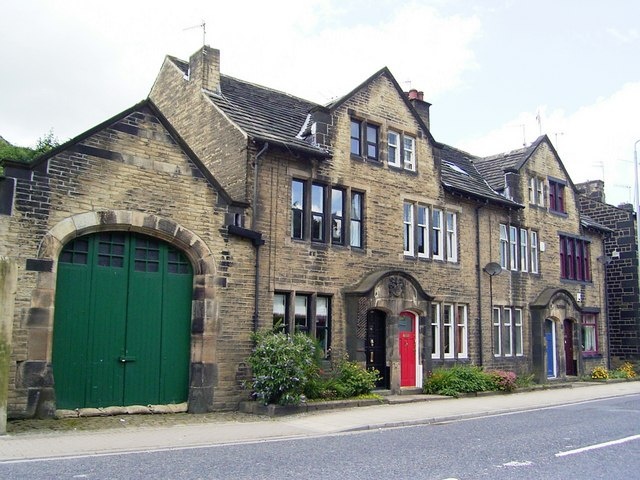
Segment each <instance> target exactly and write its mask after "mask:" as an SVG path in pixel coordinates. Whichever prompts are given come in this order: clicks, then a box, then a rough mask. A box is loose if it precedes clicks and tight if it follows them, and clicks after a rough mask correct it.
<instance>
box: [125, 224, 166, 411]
mask: <svg viewBox="0 0 640 480" xmlns="http://www.w3.org/2000/svg"><path fill="white" fill-rule="evenodd" d="M132 243H133V245H132V246H133V251H132V253H133V255H132V257H133V258H132V261H131V264H130V268H129V279H130V286H129V302H128V312H127V338H126V344H125V346H126V354H127V355H129V356H132V357H134V358H135V360H134V361H131V362H127V363H126V366H125V368H126V372H125V375H126V377H125V378H126V381H125V389H124V391H125V398H124V403H125V405H134V404H144V405H146V404H158V403H159V402H158V400H159V399H158V381H159V378H160V354H161V352H160V340H161V338H162V337H161V335H162V331H161V319H162V277H163V271H162V259H161V258H160V256H161V248H160V242H158V241H157V240H155V239H152V238H148V237H135V238H134V239H133V242H132ZM163 246H164V245H163ZM164 250H166V248H165V249H164Z"/></svg>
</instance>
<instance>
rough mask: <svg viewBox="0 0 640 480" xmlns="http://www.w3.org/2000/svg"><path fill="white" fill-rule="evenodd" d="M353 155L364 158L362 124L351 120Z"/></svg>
mask: <svg viewBox="0 0 640 480" xmlns="http://www.w3.org/2000/svg"><path fill="white" fill-rule="evenodd" d="M351 155H356V156H358V157H360V156H362V135H361V132H360V122H357V121H355V120H351Z"/></svg>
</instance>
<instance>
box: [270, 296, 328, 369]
mask: <svg viewBox="0 0 640 480" xmlns="http://www.w3.org/2000/svg"><path fill="white" fill-rule="evenodd" d="M290 311H292V312H293V316H290V314H289V312H290ZM273 326H274V327H276V328H277V329H278V330H279V331H281V332H284V333H289V332H291V331H292V329H291V327H293V331H295V332H304V333H307V334H309V335H310V336H312V337H313V338H315V339H316V340H317V341H318V344H319V345H320V346H321V348H322V349H323V350H324V352H325V357H327V356H328V355H329V353H330V351H331V297H329V296H325V295H316V294H294V293H285V292H276V293H275V294H274V295H273Z"/></svg>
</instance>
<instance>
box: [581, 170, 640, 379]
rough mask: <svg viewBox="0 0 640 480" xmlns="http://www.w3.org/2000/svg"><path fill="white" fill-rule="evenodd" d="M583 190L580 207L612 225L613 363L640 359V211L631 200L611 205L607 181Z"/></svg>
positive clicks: (608, 241)
mask: <svg viewBox="0 0 640 480" xmlns="http://www.w3.org/2000/svg"><path fill="white" fill-rule="evenodd" d="M576 187H578V189H579V190H580V191H581V195H580V197H579V200H580V210H581V211H582V212H584V213H585V214H587V215H589V217H591V218H593V219H594V220H595V221H597V222H598V223H600V224H602V225H605V226H607V227H609V228H610V229H611V230H612V234H611V235H608V236H606V237H605V243H604V245H605V253H604V258H603V261H604V264H605V265H606V274H607V277H606V288H607V301H608V311H609V348H610V353H611V363H612V365H611V366H612V367H613V368H616V367H617V366H619V365H620V364H621V363H622V362H624V361H627V360H630V361H638V359H640V290H639V288H640V287H639V284H638V242H637V236H636V223H635V222H636V214H635V212H634V211H633V207H632V206H631V205H630V204H623V205H620V206H617V207H616V206H613V205H609V204H608V203H606V201H605V195H604V182H603V181H602V180H594V181H591V182H585V183H581V184H578V185H576Z"/></svg>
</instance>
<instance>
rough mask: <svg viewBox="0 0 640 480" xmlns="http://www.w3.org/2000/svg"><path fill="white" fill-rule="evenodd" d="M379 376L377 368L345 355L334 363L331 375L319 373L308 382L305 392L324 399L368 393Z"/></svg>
mask: <svg viewBox="0 0 640 480" xmlns="http://www.w3.org/2000/svg"><path fill="white" fill-rule="evenodd" d="M378 377H379V372H378V371H377V370H367V369H365V368H364V367H363V366H361V365H360V364H358V363H357V362H351V361H349V359H348V357H346V356H345V357H344V358H343V359H342V360H340V362H338V363H337V364H335V365H333V370H332V372H331V373H330V374H329V375H327V376H324V377H323V376H320V375H318V376H316V377H315V378H313V379H312V380H311V381H310V382H309V383H307V385H306V387H305V391H304V394H305V395H306V396H307V397H308V398H310V399H324V400H334V399H338V398H349V397H356V396H359V395H366V394H368V393H371V390H373V389H374V388H375V386H376V382H377V381H378Z"/></svg>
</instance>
